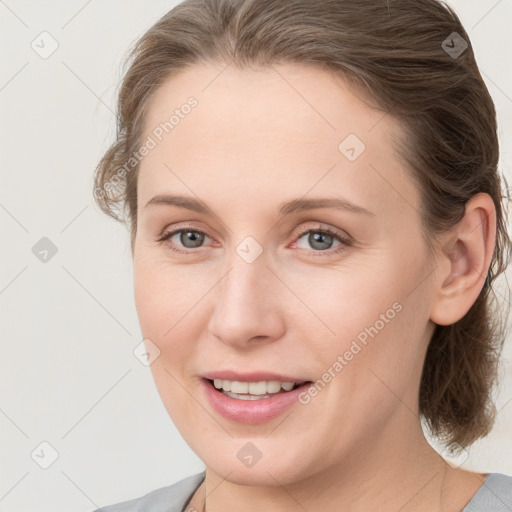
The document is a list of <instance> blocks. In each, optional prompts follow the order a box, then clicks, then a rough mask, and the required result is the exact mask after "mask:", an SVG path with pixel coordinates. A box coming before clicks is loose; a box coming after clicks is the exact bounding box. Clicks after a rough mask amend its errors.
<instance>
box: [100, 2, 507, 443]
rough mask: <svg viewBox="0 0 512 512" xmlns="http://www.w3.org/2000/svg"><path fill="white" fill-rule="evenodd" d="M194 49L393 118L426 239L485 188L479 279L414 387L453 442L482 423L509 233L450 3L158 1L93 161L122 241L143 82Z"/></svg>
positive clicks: (467, 52) (131, 208)
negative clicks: (312, 80)
mask: <svg viewBox="0 0 512 512" xmlns="http://www.w3.org/2000/svg"><path fill="white" fill-rule="evenodd" d="M454 33H456V35H455V34H454ZM466 44H467V48H465V45H466ZM453 48H455V49H459V50H460V49H462V50H463V51H462V52H461V53H460V55H457V54H456V53H457V52H454V51H453ZM464 48H465V49H464ZM450 49H452V50H450ZM199 62H206V63H217V64H218V63H220V64H225V65H228V64H230V65H234V66H238V67H239V68H241V69H244V68H247V67H250V66H261V67H265V66H271V65H273V64H278V63H281V62H283V63H286V62H290V63H292V62H293V63H301V64H304V65H315V66H321V67H322V68H324V69H326V70H329V71H331V72H334V73H337V74H338V75H339V76H342V77H343V78H345V79H346V80H348V81H349V82H350V83H351V84H352V85H354V87H355V88H356V89H357V90H358V91H359V92H360V94H361V97H366V98H371V99H372V101H373V102H374V103H375V104H376V105H377V106H378V108H380V109H382V110H383V112H386V113H388V114H389V115H390V116H393V117H394V118H396V119H398V120H399V121H400V122H401V126H402V127H403V128H404V132H405V133H406V136H405V138H406V140H403V141H402V144H401V146H400V147H399V148H397V151H398V153H399V155H400V156H401V157H402V158H403V159H404V160H405V161H406V162H407V164H408V167H409V168H410V171H411V176H412V178H413V179H414V180H415V182H416V183H417V184H418V185H419V188H420V190H421V194H422V210H421V215H422V226H423V229H424V232H425V233H426V234H427V235H428V236H427V240H428V241H430V242H432V241H433V240H435V237H436V235H439V234H441V233H443V232H445V231H446V230H448V229H450V228H452V227H453V226H454V225H455V224H456V223H457V222H458V221H459V220H461V218H462V217H463V215H464V212H465V205H466V202H467V201H468V200H469V199H471V197H473V196H474V195H476V194H477V193H480V192H485V193H487V194H489V195H490V196H491V197H492V199H493V201H494V205H495V208H496V218H497V241H496V247H495V250H494V254H493V258H492V262H491V265H490V269H489V273H488V277H487V281H486V286H485V287H484V289H483V290H482V291H481V293H480V295H479V296H478V298H477V300H476V302H475V303H474V304H473V306H472V307H471V309H470V310H469V312H468V313H467V314H466V315H465V316H464V317H463V318H462V319H461V320H459V321H458V322H456V323H455V324H453V325H449V326H440V325H437V326H436V329H435V332H434V334H433V337H432V339H431V341H430V344H429V347H428V351H427V354H426V359H425V363H424V368H423V374H422V379H421V385H420V390H419V407H420V413H421V415H422V418H423V419H424V420H425V422H426V425H427V426H428V428H429V429H430V431H431V433H432V434H433V435H436V436H437V437H438V438H440V439H441V440H442V441H444V442H446V443H455V442H456V443H458V444H459V445H460V446H461V447H464V446H467V445H468V444H470V443H472V442H473V441H475V440H476V439H477V438H479V437H481V436H484V435H486V434H487V433H488V432H489V431H490V429H491V427H492V424H493V422H494V417H495V415H496V410H495V406H494V403H493V399H492V391H493V389H494V386H495V384H496V379H497V375H498V360H499V355H500V352H501V348H502V345H503V340H504V325H505V322H504V320H505V316H504V315H501V314H500V311H499V310H498V309H497V306H498V302H497V301H496V296H495V295H494V297H493V293H491V292H493V287H492V283H493V281H494V280H495V278H496V277H497V276H498V275H499V274H501V273H502V272H503V271H504V269H505V267H506V265H507V263H508V260H509V257H510V239H509V237H508V234H507V231H506V221H505V211H504V209H503V205H502V199H503V196H502V190H501V180H500V175H499V173H498V170H497V166H498V158H499V145H498V137H497V125H496V113H495V108H494V104H493V102H492V99H491V97H490V95H489V92H488V90H487V88H486V86H485V83H484V81H483V79H482V77H481V75H480V72H479V70H478V67H477V64H476V61H475V57H474V53H473V49H472V46H471V42H470V40H469V37H468V35H467V33H466V31H465V30H464V28H463V26H462V24H461V22H460V20H459V19H458V17H457V15H456V14H455V13H454V12H453V10H452V9H451V8H450V7H448V6H447V5H445V4H443V3H441V2H439V1H437V0H415V1H411V0H388V1H386V0H322V1H317V0H287V1H286V2H283V1H282V0H186V1H184V2H182V3H181V4H179V5H178V6H176V7H175V8H174V9H172V10H171V11H169V12H168V13H167V14H165V15H164V16H163V17H162V18H161V19H160V20H159V21H158V22H157V23H156V24H155V25H153V26H152V27H151V28H150V29H149V30H148V31H147V32H146V33H145V34H144V35H143V36H142V37H141V38H140V39H139V40H138V41H137V42H136V43H135V45H134V46H133V48H132V50H131V52H130V54H129V55H128V59H127V64H128V63H129V64H130V65H129V69H128V71H127V72H126V74H125V76H124V79H123V81H122V84H121V88H120V91H119V97H118V117H117V136H116V140H115V141H114V143H113V144H112V145H111V147H110V148H109V149H108V150H107V151H106V153H105V154H104V156H103V158H102V159H101V161H100V162H99V164H98V166H97V169H96V173H95V193H94V196H95V199H96V201H97V203H98V205H99V206H100V207H101V209H102V210H103V211H104V212H105V213H107V214H108V215H110V216H112V217H114V218H116V219H117V220H120V221H123V222H126V212H128V222H129V223H130V226H131V242H132V251H133V247H134V240H135V234H136V230H137V176H138V169H139V165H138V163H136V162H135V163H134V162H133V161H132V163H131V167H127V166H126V163H127V162H128V161H130V158H131V157H132V155H133V154H134V152H136V151H137V150H138V149H139V148H140V146H141V144H142V134H143V125H144V119H145V113H146V109H147V105H148V103H149V100H150V99H151V97H152V96H153V95H154V93H155V91H156V90H157V89H158V87H159V86H160V85H161V84H162V83H164V82H165V80H167V79H168V78H170V77H171V76H172V75H173V74H175V73H177V72H178V71H181V70H183V69H184V68H185V67H189V66H191V65H193V64H195V63H199ZM132 160H133V159H132ZM121 169H122V170H121ZM120 170H121V171H120ZM427 247H429V252H430V250H431V247H430V244H427Z"/></svg>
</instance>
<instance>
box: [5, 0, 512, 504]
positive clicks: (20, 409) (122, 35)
mask: <svg viewBox="0 0 512 512" xmlns="http://www.w3.org/2000/svg"><path fill="white" fill-rule="evenodd" d="M176 3H177V2H174V1H167V2H165V1H162V0H153V1H152V2H147V1H146V2H143V1H142V0H129V1H127V0H104V1H102V2H100V1H98V0H89V1H84V0H73V1H68V2H57V1H55V0H53V1H46V2H36V1H35V0H32V1H28V0H5V1H4V0H0V39H1V40H0V43H1V45H0V46H1V48H2V66H1V69H0V109H1V110H0V119H1V120H2V122H1V133H0V141H1V143H0V149H1V153H0V155H1V169H2V172H1V187H0V223H1V224H0V225H1V233H2V240H3V245H2V259H1V265H0V307H1V310H2V317H1V325H0V328H1V331H0V332H1V336H2V351H1V358H0V361H1V362H0V364H1V366H0V378H1V395H0V428H1V453H0V457H1V460H2V472H1V480H0V510H1V511H2V512H15V511H16V512H19V511H21V510H23V511H24V512H30V511H38V512H39V511H42V510H52V511H53V512H64V511H66V512H68V511H71V510H75V511H77V512H78V511H83V512H85V511H88V510H91V509H93V508H95V507H96V506H101V505H106V504H108V503H113V502H118V501H122V500H125V499H128V498H133V497H137V496H140V495H142V494H144V493H146V492H148V491H150V490H152V489H155V488H157V487H161V486H164V485H168V484H170V483H172V482H175V481H177V480H179V479H181V478H184V477H186V476H188V475H190V474H193V473H196V472H198V471H201V470H202V469H203V465H202V462H201V461H200V459H199V458H198V457H197V456H196V455H195V454H194V453H193V452H192V451H191V450H190V448H189V447H188V446H187V445H186V443H185V442H184V441H183V440H182V438H181V436H180V434H179V432H178V431H177V430H176V428H175V427H174V425H173V423H172V422H171V420H170V419H169V417H168V416H167V413H166V412H165V409H164V407H163V405H162V404H161V402H160V398H159V396H158V394H157V391H156V388H155V386H154V384H153V381H152V378H151V373H150V370H149V368H147V367H145V366H143V365H142V364H141V363H140V362H139V361H138V360H137V359H136V358H135V357H134V355H133V354H132V351H133V349H134V348H135V347H136V346H137V345H138V344H139V343H140V342H141V339H142V338H141V333H140V329H139V326H138V321H137V316H136V310H135V306H134V300H133V282H132V264H131V256H130V249H129V236H128V232H127V231H126V230H125V228H124V227H123V226H121V225H119V224H116V223H115V222H114V221H111V220H109V219H107V218H106V217H104V216H103V214H101V213H100V211H99V209H98V208H97V207H96V206H95V204H94V202H93V197H92V175H93V169H94V167H95V165H96V163H97V161H98V159H99V158H100V156H101V155H102V153H103V151H104V150H105V149H106V148H107V146H108V144H109V142H110V141H111V140H112V137H113V135H114V129H115V118H114V115H113V111H114V110H115V94H116V91H117V88H118V85H119V80H120V77H121V68H120V64H121V62H122V59H123V58H124V56H125V54H126V51H127V49H128V47H129V45H130V44H131V43H132V42H133V41H134V40H135V39H136V38H138V37H139V36H140V35H142V34H143V33H144V32H145V31H146V30H147V29H148V28H149V27H150V26H151V25H152V24H153V23H154V22H156V21H157V20H158V19H159V18H160V17H161V16H162V15H163V14H164V13H165V12H167V11H168V10H169V9H171V8H172V7H173V6H174V5H176ZM450 3H451V4H452V5H453V6H454V7H455V8H456V10H457V12H458V13H459V15H460V16H461V18H462V21H463V23H464V24H465V26H466V29H467V30H468V32H469V35H470V37H471V40H472V43H473V45H474V48H475V52H476V56H477V61H478V63H479V65H480V67H481V71H482V74H483V76H484V79H485V81H486V83H487V85H488V87H489V90H490V92H491V94H492V96H493V98H494V100H495V103H496V106H497V110H498V116H499V123H500V137H501V143H502V160H501V167H502V169H504V171H505V173H506V174H507V176H510V173H511V168H512V167H511V163H512V159H511V142H512V99H511V98H512V73H511V71H510V62H511V59H510V53H511V47H512V35H511V31H510V21H511V20H512V0H500V1H496V0H487V1H482V0H471V1H468V0H452V1H451V2H450ZM43 31H47V32H49V33H50V34H51V36H52V37H53V38H54V39H55V40H56V41H57V42H58V45H59V47H58V49H57V50H56V51H55V53H53V54H52V55H51V56H50V57H49V58H47V59H43V58H41V57H40V56H39V55H38V54H37V53H36V52H35V51H34V50H33V49H32V48H31V43H32V41H33V40H34V39H36V42H37V41H39V40H40V39H37V37H38V36H39V34H40V33H41V32H43ZM40 44H41V43H40ZM48 44H49V42H48V40H47V43H46V44H45V47H46V48H48V47H49V46H47V45H48ZM42 237H48V238H49V239H50V240H51V241H52V242H53V243H54V244H55V245H56V247H57V249H58V252H57V254H56V255H55V256H54V257H52V258H51V259H50V260H49V261H48V262H46V263H43V262H41V261H40V260H39V259H37V258H36V257H35V255H34V254H33V253H32V247H33V246H34V245H35V244H36V243H37V242H38V241H39V240H40V239H41V238H42ZM509 274H510V272H509ZM502 285H503V286H506V283H505V282H504V281H503V283H502ZM503 294H505V293H504V292H503ZM511 361H512V350H511V342H510V340H509V341H508V342H507V345H506V348H505V353H504V357H503V369H502V373H503V374H504V375H505V374H506V377H504V378H503V380H502V383H501V386H500V389H499V395H498V397H497V403H498V408H499V409H501V410H500V413H499V416H498V420H497V423H496V426H495V428H494V430H493V432H492V433H491V435H490V436H489V437H488V438H487V439H485V440H483V441H481V442H478V443H477V444H476V445H474V446H473V447H472V448H471V449H470V450H469V453H468V457H467V459H465V460H464V464H463V466H464V467H468V468H471V469H475V470H479V471H499V472H504V473H508V474H511V475H512V439H511V434H510V432H511V427H512V379H511V373H512V364H511ZM509 401H511V402H509ZM44 441H45V442H47V443H50V444H51V445H52V447H53V448H54V449H55V450H56V452H57V453H58V458H57V459H56V460H55V462H54V463H53V464H52V465H51V466H50V467H48V468H47V469H42V468H41V467H40V465H38V463H37V462H39V464H44V463H45V462H47V463H48V462H49V461H50V458H49V457H51V450H50V449H49V448H48V447H47V446H46V445H40V443H42V442H44ZM34 450H35V452H34ZM33 452H34V455H33V456H31V454H32V453H33ZM36 461H37V462H36Z"/></svg>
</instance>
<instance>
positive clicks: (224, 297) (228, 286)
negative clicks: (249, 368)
mask: <svg viewBox="0 0 512 512" xmlns="http://www.w3.org/2000/svg"><path fill="white" fill-rule="evenodd" d="M258 245H259V244H258ZM257 252H259V254H258V253H257ZM228 265H229V268H228V271H227V274H226V275H225V276H224V278H223V279H222V280H221V281H220V282H219V283H218V285H217V287H216V291H215V293H214V295H213V297H214V309H213V314H212V318H211V321H210V330H211V333H212V334H213V335H215V336H216V337H218V338H220V339H222V341H224V342H225V343H229V344H239V345H240V344H242V345H243V344H245V343H246V342H247V341H249V340H250V339H252V338H254V337H259V338H260V339H262V338H268V339H272V338H274V337H276V336H279V335H280V334H279V331H280V328H281V322H282V318H281V319H280V318H279V310H278V307H277V304H278V302H277V301H276V294H275V290H274V288H275V284H276V283H275V281H276V279H275V276H274V275H273V273H272V272H271V271H270V270H269V269H268V268H267V258H266V257H265V254H264V252H262V249H261V248H260V249H259V250H258V248H257V247H256V245H255V244H254V242H253V241H250V240H248V241H244V242H242V243H241V244H239V246H238V247H237V248H236V250H235V251H233V253H232V254H231V257H230V258H229V262H228Z"/></svg>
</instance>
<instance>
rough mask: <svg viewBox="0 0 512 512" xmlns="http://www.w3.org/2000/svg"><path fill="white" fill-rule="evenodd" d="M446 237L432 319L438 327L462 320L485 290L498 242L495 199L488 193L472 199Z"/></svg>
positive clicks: (441, 254) (439, 262)
mask: <svg viewBox="0 0 512 512" xmlns="http://www.w3.org/2000/svg"><path fill="white" fill-rule="evenodd" d="M445 237H446V238H447V239H448V241H447V242H446V243H445V244H444V246H443V247H442V250H441V251H440V254H439V255H438V272H437V276H438V278H437V281H436V283H435V286H436V289H435V293H434V299H433V303H432V310H431V317H430V318H431V320H432V322H434V323H436V324H438V325H451V324H454V323H455V322H457V321H459V320H460V319H461V318H462V317H463V316H464V315H465V314H466V313H467V312H468V311H469V309H470V308H471V306H472V305H473V304H474V302H475V301H476V299H477V298H478V295H479V294H480V292H481V291H482V288H483V286H484V283H485V279H486V277H487V273H488V270H489V266H490V263H491V259H492V254H493V252H494V246H495V243H496V210H495V206H494V202H493V200H492V198H491V197H490V196H489V195H488V194H484V193H480V194H477V195H475V196H474V197H472V198H471V199H470V200H469V201H468V202H467V204H466V209H465V213H464V217H463V218H462V219H461V220H460V221H459V223H458V224H457V225H456V226H454V228H452V230H450V232H449V233H447V234H446V235H445Z"/></svg>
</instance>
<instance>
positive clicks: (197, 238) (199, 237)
mask: <svg viewBox="0 0 512 512" xmlns="http://www.w3.org/2000/svg"><path fill="white" fill-rule="evenodd" d="M203 240H204V235H203V234H201V233H198V232H197V231H182V232H181V236H180V242H181V243H182V244H183V245H184V246H185V247H187V248H190V249H193V248H195V247H200V245H201V243H202V242H203ZM188 242H192V245H188Z"/></svg>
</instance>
